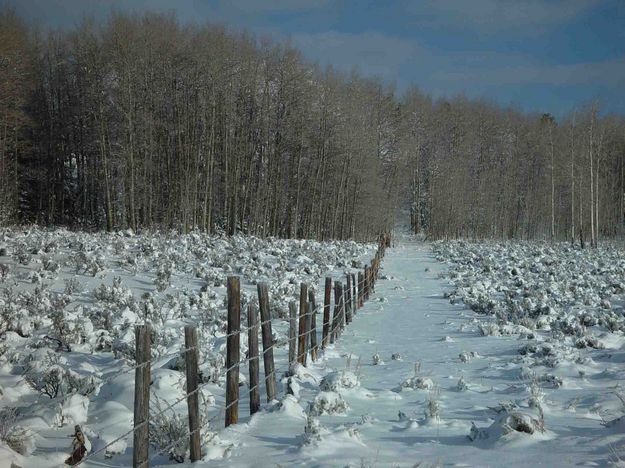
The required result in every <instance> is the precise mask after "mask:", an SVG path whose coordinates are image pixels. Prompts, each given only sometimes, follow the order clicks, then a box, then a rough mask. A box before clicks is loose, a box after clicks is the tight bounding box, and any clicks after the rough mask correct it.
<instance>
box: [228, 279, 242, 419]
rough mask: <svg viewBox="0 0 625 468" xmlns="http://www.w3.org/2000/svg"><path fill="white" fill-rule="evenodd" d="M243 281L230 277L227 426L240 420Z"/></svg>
mask: <svg viewBox="0 0 625 468" xmlns="http://www.w3.org/2000/svg"><path fill="white" fill-rule="evenodd" d="M240 332H241V282H240V280H239V277H238V276H229V277H228V340H227V341H226V369H228V371H227V373H226V421H225V423H226V427H228V426H229V425H231V424H236V423H237V422H238V421H239V401H238V400H239V359H240V349H239V346H240V338H241V336H240Z"/></svg>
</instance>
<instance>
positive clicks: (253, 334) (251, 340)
mask: <svg viewBox="0 0 625 468" xmlns="http://www.w3.org/2000/svg"><path fill="white" fill-rule="evenodd" d="M247 347H248V357H249V370H250V414H254V413H256V412H257V411H258V410H259V409H260V388H259V383H258V380H259V379H258V373H259V368H260V362H259V356H258V313H257V312H256V307H254V305H253V304H249V305H248V306H247Z"/></svg>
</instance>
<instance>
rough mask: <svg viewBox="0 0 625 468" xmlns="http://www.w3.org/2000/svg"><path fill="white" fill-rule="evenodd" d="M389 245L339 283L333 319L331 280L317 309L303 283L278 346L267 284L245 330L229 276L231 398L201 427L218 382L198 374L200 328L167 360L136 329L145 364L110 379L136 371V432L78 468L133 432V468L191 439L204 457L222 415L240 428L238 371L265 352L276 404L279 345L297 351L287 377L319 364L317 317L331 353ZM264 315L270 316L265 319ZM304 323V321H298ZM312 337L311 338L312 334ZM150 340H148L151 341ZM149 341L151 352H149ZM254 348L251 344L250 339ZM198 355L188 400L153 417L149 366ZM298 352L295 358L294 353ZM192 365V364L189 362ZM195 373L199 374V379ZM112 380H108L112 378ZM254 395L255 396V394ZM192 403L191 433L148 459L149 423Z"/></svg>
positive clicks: (256, 385) (195, 456) (194, 452)
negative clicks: (244, 337) (208, 391)
mask: <svg viewBox="0 0 625 468" xmlns="http://www.w3.org/2000/svg"><path fill="white" fill-rule="evenodd" d="M387 245H388V237H386V236H385V237H384V238H383V239H382V240H381V241H380V243H379V244H378V249H377V251H376V253H375V256H374V258H373V259H372V260H371V262H370V265H365V267H364V271H363V272H361V271H359V272H358V280H357V281H356V275H355V274H354V273H350V272H348V273H347V274H346V276H347V277H346V283H345V288H344V287H343V283H342V282H341V281H336V280H335V281H334V286H335V287H334V293H335V294H334V295H335V298H334V303H335V310H334V313H333V314H332V319H330V311H331V309H330V299H331V289H332V282H333V281H332V278H330V277H326V279H325V289H324V302H323V304H319V305H316V303H315V297H314V291H313V290H312V289H311V290H310V291H309V289H308V285H306V284H304V283H301V285H300V300H299V315H297V316H296V317H295V319H296V320H292V319H290V320H289V322H290V326H289V330H290V331H291V330H294V329H295V327H296V326H297V328H298V330H297V331H295V333H292V332H290V334H289V337H288V339H287V340H286V343H284V342H282V343H280V344H278V343H277V342H275V343H274V342H273V340H272V337H271V325H272V322H273V321H274V319H271V317H270V315H268V313H269V303H268V302H269V301H268V294H267V287H266V284H264V283H260V284H258V286H257V289H258V304H259V308H260V312H261V314H260V315H261V319H262V320H261V321H258V319H253V320H251V319H250V313H251V314H254V315H255V314H256V311H255V309H254V307H253V306H252V305H251V304H250V305H249V306H248V326H247V327H241V324H240V320H241V310H240V282H239V281H240V280H239V278H238V277H229V278H228V330H227V334H226V335H225V336H224V338H225V339H226V342H227V345H226V346H227V349H226V366H225V367H224V368H223V369H221V370H220V372H219V374H218V375H217V376H215V378H214V379H213V380H214V381H218V380H219V379H220V378H222V377H223V376H224V375H225V376H226V394H225V406H223V407H222V408H219V409H218V412H217V414H215V415H213V416H212V417H210V418H208V419H207V421H205V422H204V423H202V424H200V420H199V413H198V411H197V407H198V393H199V392H200V391H201V390H202V389H203V388H205V387H206V386H207V385H209V384H212V383H213V382H211V381H209V382H204V383H202V384H198V380H199V378H198V375H197V372H198V371H197V352H198V344H197V332H196V331H195V328H194V327H192V326H186V327H185V348H184V349H182V350H180V351H178V352H175V353H171V354H168V355H165V356H160V357H156V358H153V357H152V356H151V355H150V346H149V335H150V334H149V327H146V326H145V325H138V326H137V339H136V346H137V360H139V359H140V360H141V362H137V364H136V365H135V366H134V367H132V368H131V369H127V370H124V371H123V372H120V373H118V374H115V375H114V376H112V377H111V378H110V380H112V379H114V378H117V377H118V376H120V375H123V374H125V373H129V372H132V371H133V370H134V371H135V418H134V423H133V428H132V429H130V430H129V431H127V432H125V433H124V434H122V435H121V436H119V437H117V438H115V439H114V440H113V441H112V442H109V443H107V444H106V445H104V446H103V447H100V448H99V449H98V450H96V451H94V452H91V453H88V454H86V456H84V457H83V458H82V459H81V460H80V461H79V462H78V463H77V464H76V465H75V466H78V465H80V464H82V463H84V462H86V461H87V460H90V459H92V458H93V457H95V456H96V455H98V454H100V453H102V452H103V451H105V450H106V449H107V448H109V447H110V446H112V445H114V444H115V443H117V442H119V441H120V440H123V439H124V438H126V437H128V436H129V435H130V434H133V436H134V439H135V442H134V446H133V467H146V468H147V467H148V466H149V462H150V461H152V460H153V459H154V458H155V457H156V456H158V455H160V454H163V453H168V452H169V451H170V450H171V449H173V448H174V447H176V445H178V444H179V443H181V442H182V441H183V440H184V439H186V438H189V444H190V450H191V461H196V460H199V459H201V447H200V434H201V431H202V429H204V428H205V427H206V426H208V425H209V424H210V423H211V422H214V421H215V420H216V419H217V417H219V416H220V415H221V414H222V413H224V414H225V421H224V422H225V425H226V426H228V425H230V424H235V423H237V421H238V404H239V402H240V401H241V399H242V398H241V396H240V395H239V369H240V367H241V366H242V365H245V364H250V363H253V362H255V364H256V366H255V367H254V366H250V370H251V372H250V374H253V373H254V370H253V369H254V368H255V369H256V371H255V372H256V373H257V372H258V366H259V364H260V356H261V353H262V356H263V360H264V363H265V379H264V380H265V388H266V391H267V399H268V401H271V400H273V399H275V397H276V388H275V376H276V369H275V365H274V359H273V349H274V347H276V346H284V345H285V344H288V345H289V348H291V345H293V350H296V353H293V355H292V354H291V353H289V362H288V365H289V368H288V370H287V375H288V373H290V372H291V371H292V366H293V364H294V363H296V362H297V363H299V364H300V365H304V366H305V365H306V364H307V358H308V355H309V354H310V358H311V360H312V361H313V362H314V361H316V360H317V357H318V356H317V352H318V349H319V346H317V331H318V330H317V326H316V315H317V314H318V313H319V312H322V313H323V322H322V329H321V331H322V340H321V346H320V348H321V349H322V350H323V349H326V348H327V346H328V344H329V343H334V342H335V340H336V339H338V337H339V336H340V334H341V333H340V332H341V331H342V329H343V328H344V327H345V326H346V325H348V324H349V323H351V321H352V320H353V317H354V316H355V315H357V310H358V309H360V308H361V307H362V306H363V305H364V302H365V301H366V300H368V299H369V297H370V294H371V293H373V292H374V291H375V282H376V280H377V278H378V274H379V268H380V263H381V260H382V258H383V257H384V253H385V250H386V247H387ZM263 315H264V316H265V317H268V318H264V319H263ZM297 319H299V322H298V323H296V322H297ZM259 331H262V337H263V340H262V344H263V350H262V352H261V351H260V350H259V349H258V332H259ZM241 333H248V335H249V336H250V337H251V336H252V335H253V336H255V337H256V346H255V347H248V356H247V357H245V358H244V359H242V360H241V359H240V357H239V352H240V342H239V337H240V335H241ZM187 334H190V335H193V334H195V341H194V340H193V339H190V340H188V339H187ZM309 335H310V336H309ZM146 340H147V341H146ZM146 343H147V348H146ZM248 346H249V340H248ZM193 354H194V355H195V356H196V361H195V365H192V366H191V367H192V369H189V366H187V369H186V371H187V372H186V377H187V392H186V393H185V395H184V396H182V397H180V398H178V399H177V400H176V401H174V402H173V403H169V402H167V401H166V400H163V402H164V403H165V408H161V409H160V410H159V411H158V412H156V413H153V414H152V415H150V414H149V383H150V364H151V362H152V361H154V360H159V359H164V358H166V357H170V356H185V358H188V356H189V355H193ZM294 354H296V355H294ZM187 364H189V361H187ZM191 364H193V360H192V359H191ZM194 373H195V375H194ZM107 380H109V379H107ZM260 386H261V384H260V381H259V379H258V377H256V378H255V379H254V381H252V378H250V383H249V385H248V387H249V388H248V393H249V394H250V405H252V399H253V400H254V401H255V402H257V406H255V407H254V408H252V406H250V414H253V413H254V412H256V411H257V410H258V407H259V404H260V403H259V394H260ZM253 394H254V395H255V396H253ZM185 400H187V403H188V408H189V429H188V431H187V433H186V434H185V435H184V436H182V437H180V438H178V439H177V440H176V441H174V442H173V443H172V444H171V445H170V446H168V447H166V448H165V449H161V450H158V451H157V452H156V453H155V454H153V455H152V456H149V453H148V450H149V422H150V419H151V418H152V419H153V418H155V417H158V416H161V415H163V414H164V413H165V412H166V411H169V410H171V411H173V412H175V409H174V406H176V405H178V404H180V403H182V402H183V401H185ZM191 419H193V421H191Z"/></svg>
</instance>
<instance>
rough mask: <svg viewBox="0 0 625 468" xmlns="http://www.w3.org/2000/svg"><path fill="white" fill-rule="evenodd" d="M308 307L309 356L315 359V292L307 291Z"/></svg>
mask: <svg viewBox="0 0 625 468" xmlns="http://www.w3.org/2000/svg"><path fill="white" fill-rule="evenodd" d="M308 303H309V304H310V305H309V307H308V309H309V312H310V313H311V314H310V358H311V359H312V360H313V362H314V361H316V360H317V301H316V300H315V292H314V291H313V290H310V291H308Z"/></svg>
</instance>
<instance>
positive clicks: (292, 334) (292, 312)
mask: <svg viewBox="0 0 625 468" xmlns="http://www.w3.org/2000/svg"><path fill="white" fill-rule="evenodd" d="M296 348H297V304H296V303H295V301H291V302H289V370H291V366H292V365H293V363H294V362H295V358H296V352H297V351H296Z"/></svg>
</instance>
